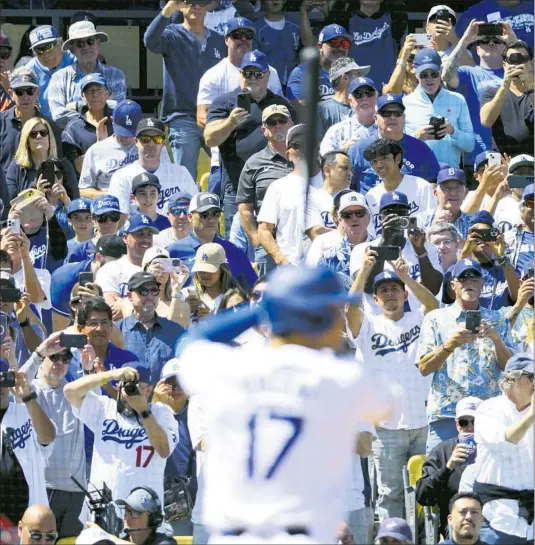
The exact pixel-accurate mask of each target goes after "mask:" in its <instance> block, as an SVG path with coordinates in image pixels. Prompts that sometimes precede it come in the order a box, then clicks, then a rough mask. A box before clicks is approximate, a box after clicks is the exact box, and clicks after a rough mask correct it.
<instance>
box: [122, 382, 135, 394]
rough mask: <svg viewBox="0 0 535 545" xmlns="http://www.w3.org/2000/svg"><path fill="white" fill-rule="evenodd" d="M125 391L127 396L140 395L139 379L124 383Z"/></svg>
mask: <svg viewBox="0 0 535 545" xmlns="http://www.w3.org/2000/svg"><path fill="white" fill-rule="evenodd" d="M123 389H124V393H125V394H126V395H127V396H138V395H139V382H138V381H137V380H129V381H128V382H125V383H124V384H123Z"/></svg>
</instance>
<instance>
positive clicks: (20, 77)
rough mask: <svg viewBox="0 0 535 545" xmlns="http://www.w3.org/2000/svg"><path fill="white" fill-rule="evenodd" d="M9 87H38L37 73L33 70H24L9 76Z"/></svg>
mask: <svg viewBox="0 0 535 545" xmlns="http://www.w3.org/2000/svg"><path fill="white" fill-rule="evenodd" d="M9 85H10V86H11V89H20V88H21V87H39V80H38V79H37V74H36V73H35V72H34V71H33V70H28V69H27V70H25V73H24V74H15V75H14V76H12V77H10V78H9Z"/></svg>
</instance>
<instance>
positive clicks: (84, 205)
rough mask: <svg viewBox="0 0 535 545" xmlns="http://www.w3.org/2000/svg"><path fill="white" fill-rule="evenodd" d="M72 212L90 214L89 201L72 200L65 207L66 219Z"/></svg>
mask: <svg viewBox="0 0 535 545" xmlns="http://www.w3.org/2000/svg"><path fill="white" fill-rule="evenodd" d="M74 212H89V213H91V199H84V198H80V199H74V201H71V204H69V206H68V207H67V217H69V216H70V215H71V214H72V213H74Z"/></svg>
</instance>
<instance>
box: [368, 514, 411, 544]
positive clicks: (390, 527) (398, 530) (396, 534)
mask: <svg viewBox="0 0 535 545" xmlns="http://www.w3.org/2000/svg"><path fill="white" fill-rule="evenodd" d="M384 537H391V538H393V539H397V540H399V541H401V542H402V543H412V530H411V528H410V526H409V525H408V524H407V522H406V521H405V520H403V519H402V518H397V517H392V518H388V519H384V520H383V522H381V524H380V525H379V529H378V530H377V536H376V538H375V539H376V540H379V539H382V538H384Z"/></svg>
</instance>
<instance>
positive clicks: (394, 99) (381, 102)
mask: <svg viewBox="0 0 535 545" xmlns="http://www.w3.org/2000/svg"><path fill="white" fill-rule="evenodd" d="M389 104H397V105H398V106H400V108H401V109H402V110H405V104H403V99H402V98H401V97H400V96H399V95H394V94H393V93H387V94H386V95H383V96H380V97H379V98H378V99H377V108H376V109H377V111H378V112H380V111H381V110H382V109H383V108H384V107H385V106H388V105H389Z"/></svg>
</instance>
